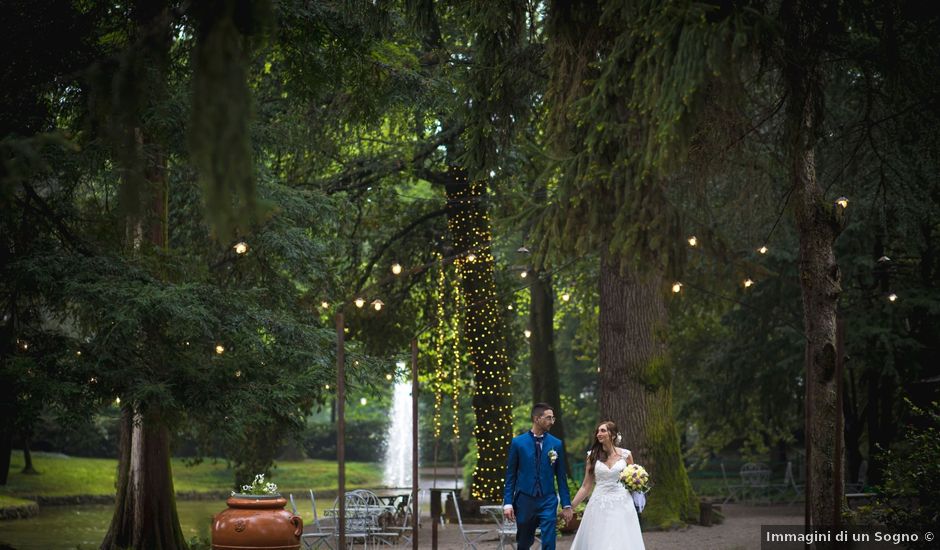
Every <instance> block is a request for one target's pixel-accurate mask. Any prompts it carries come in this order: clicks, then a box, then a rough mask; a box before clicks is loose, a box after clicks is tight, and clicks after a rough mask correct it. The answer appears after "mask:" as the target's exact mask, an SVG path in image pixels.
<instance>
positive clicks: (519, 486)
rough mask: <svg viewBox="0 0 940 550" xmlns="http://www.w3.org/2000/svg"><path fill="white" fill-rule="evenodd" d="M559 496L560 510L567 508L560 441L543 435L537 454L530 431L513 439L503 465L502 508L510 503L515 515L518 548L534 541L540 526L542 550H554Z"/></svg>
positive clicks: (565, 475) (549, 435)
mask: <svg viewBox="0 0 940 550" xmlns="http://www.w3.org/2000/svg"><path fill="white" fill-rule="evenodd" d="M536 455H538V459H536ZM556 480H557V481H558V491H557V494H556V491H555V481H556ZM559 496H560V497H561V505H562V507H566V506H571V495H570V494H569V493H568V475H567V473H566V468H565V446H564V444H563V443H562V442H561V440H560V439H558V438H557V437H555V436H553V435H552V434H550V433H546V434H545V435H544V438H543V440H542V451H541V452H540V453H539V452H538V451H537V448H536V443H535V434H533V433H532V432H531V431H529V432H526V433H524V434H520V435H517V436H516V437H514V438H513V439H512V443H510V444H509V460H508V461H507V462H506V485H505V489H504V493H503V505H506V504H512V506H513V510H514V511H515V513H516V526H517V531H516V544H517V545H518V548H525V549H526V550H528V548H529V547H530V546H532V543H533V542H534V541H535V528H536V527H540V528H541V529H542V548H543V549H544V550H555V524H556V522H557V521H558V498H559Z"/></svg>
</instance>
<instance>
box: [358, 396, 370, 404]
mask: <svg viewBox="0 0 940 550" xmlns="http://www.w3.org/2000/svg"><path fill="white" fill-rule="evenodd" d="M368 402H369V400H368V399H366V398H365V397H363V398H362V399H360V400H359V404H360V405H365V404H366V403H368Z"/></svg>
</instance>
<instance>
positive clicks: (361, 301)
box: [353, 298, 366, 308]
mask: <svg viewBox="0 0 940 550" xmlns="http://www.w3.org/2000/svg"><path fill="white" fill-rule="evenodd" d="M353 303H354V304H356V307H358V308H362V306H364V305H366V301H365V299H363V298H356V299H355V300H353Z"/></svg>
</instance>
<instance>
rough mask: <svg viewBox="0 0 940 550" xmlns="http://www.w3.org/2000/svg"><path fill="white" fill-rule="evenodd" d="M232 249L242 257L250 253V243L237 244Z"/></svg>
mask: <svg viewBox="0 0 940 550" xmlns="http://www.w3.org/2000/svg"><path fill="white" fill-rule="evenodd" d="M232 248H233V249H234V250H235V253H236V254H238V255H239V256H241V255H243V254H245V253H247V252H248V243H246V242H244V241H241V242H238V243H235V246H233V247H232Z"/></svg>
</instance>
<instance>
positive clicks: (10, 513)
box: [0, 502, 39, 520]
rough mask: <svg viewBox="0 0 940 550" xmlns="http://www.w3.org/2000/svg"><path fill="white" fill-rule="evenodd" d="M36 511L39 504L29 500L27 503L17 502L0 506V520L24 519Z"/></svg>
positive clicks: (36, 512) (37, 511)
mask: <svg viewBox="0 0 940 550" xmlns="http://www.w3.org/2000/svg"><path fill="white" fill-rule="evenodd" d="M38 513H39V505H38V504H36V503H35V502H30V503H29V504H19V505H17V506H9V507H6V508H0V520H7V519H26V518H31V517H33V516H35V515H37V514H38Z"/></svg>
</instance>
